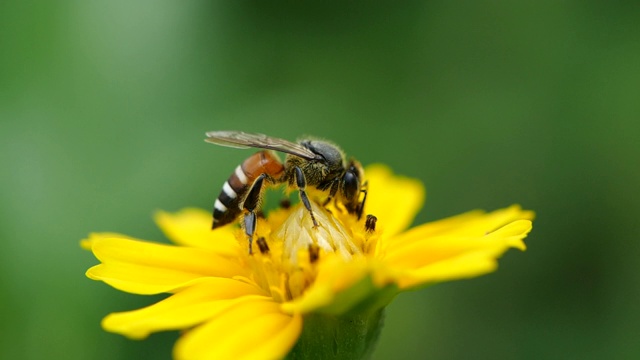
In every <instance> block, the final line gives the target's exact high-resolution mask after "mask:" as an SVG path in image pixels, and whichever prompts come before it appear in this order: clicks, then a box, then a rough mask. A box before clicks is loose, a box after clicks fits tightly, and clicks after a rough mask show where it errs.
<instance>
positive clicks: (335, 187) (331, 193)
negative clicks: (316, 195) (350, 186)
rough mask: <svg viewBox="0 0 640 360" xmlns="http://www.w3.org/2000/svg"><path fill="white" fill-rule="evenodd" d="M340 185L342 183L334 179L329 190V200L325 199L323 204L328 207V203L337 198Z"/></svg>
mask: <svg viewBox="0 0 640 360" xmlns="http://www.w3.org/2000/svg"><path fill="white" fill-rule="evenodd" d="M338 186H340V183H339V182H337V181H334V182H333V184H332V185H331V189H330V190H329V197H327V200H325V201H324V203H323V204H322V206H324V207H326V206H327V205H329V203H330V202H331V200H333V199H335V196H336V193H337V192H338ZM336 200H337V199H336ZM336 204H337V202H336Z"/></svg>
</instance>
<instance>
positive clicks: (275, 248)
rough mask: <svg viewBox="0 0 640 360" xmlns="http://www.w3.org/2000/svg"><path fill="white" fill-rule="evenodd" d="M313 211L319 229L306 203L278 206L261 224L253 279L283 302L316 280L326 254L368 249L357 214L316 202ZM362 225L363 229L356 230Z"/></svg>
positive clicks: (358, 252)
mask: <svg viewBox="0 0 640 360" xmlns="http://www.w3.org/2000/svg"><path fill="white" fill-rule="evenodd" d="M311 209H312V211H313V214H314V216H315V218H316V221H317V223H318V226H317V227H314V225H313V220H312V219H311V215H310V214H309V211H308V210H307V209H306V208H305V207H304V206H302V204H298V205H296V206H295V207H292V208H291V209H289V210H282V209H281V210H277V211H276V212H275V213H272V214H270V215H269V217H268V219H267V221H266V225H267V226H264V227H261V226H260V224H259V226H258V232H257V235H258V237H257V240H256V245H257V246H258V247H259V250H260V252H259V253H256V254H255V255H253V256H250V257H249V263H250V264H251V266H252V268H253V270H254V271H253V276H254V279H253V280H254V281H255V282H257V283H258V284H259V285H260V286H261V287H262V288H264V289H265V290H268V291H269V292H270V293H271V295H272V296H273V298H274V299H276V300H278V301H281V302H285V301H289V300H291V299H294V298H297V297H299V296H301V295H302V294H303V293H304V291H305V289H307V288H308V287H309V286H310V285H311V284H313V282H314V280H315V277H316V268H317V264H318V263H319V262H320V261H322V259H323V258H325V257H329V256H340V257H342V258H343V259H344V260H351V259H352V258H354V257H356V256H363V255H364V254H365V253H366V251H365V250H366V246H365V245H367V244H366V241H365V238H364V237H363V236H362V234H363V233H364V226H363V224H362V222H358V220H357V219H356V218H355V216H353V215H351V214H346V213H344V214H343V213H342V212H341V211H340V210H339V209H335V208H331V210H329V209H326V208H325V207H323V206H320V205H318V204H316V203H315V202H313V201H311ZM334 213H335V214H337V216H334ZM357 225H358V226H359V227H363V230H362V231H354V228H355V227H356V226H357ZM261 230H262V231H261Z"/></svg>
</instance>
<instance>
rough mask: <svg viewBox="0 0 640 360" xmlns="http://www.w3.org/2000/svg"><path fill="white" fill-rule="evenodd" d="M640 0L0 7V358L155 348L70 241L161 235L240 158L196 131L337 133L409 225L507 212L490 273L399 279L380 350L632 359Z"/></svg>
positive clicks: (638, 314)
mask: <svg viewBox="0 0 640 360" xmlns="http://www.w3.org/2000/svg"><path fill="white" fill-rule="evenodd" d="M639 19H640V7H639V6H638V2H637V1H612V2H600V1H578V0H575V1H538V2H535V3H534V2H527V4H525V3H524V2H523V3H520V2H509V1H480V2H476V1H466V2H464V1H463V2H447V1H428V2H406V1H401V2H396V3H395V4H394V5H393V6H391V5H390V4H386V5H381V4H372V3H354V2H349V3H348V4H343V3H335V4H330V5H329V4H325V5H317V4H315V5H310V4H301V3H279V2H259V1H255V2H247V1H228V2H207V1H190V2H169V1H140V2H129V1H110V2H102V3H101V4H98V3H97V2H84V1H58V2H55V3H54V2H41V3H30V2H19V1H3V2H2V3H0V149H1V153H0V159H1V164H0V166H1V171H2V176H1V177H0V189H1V193H0V194H1V204H0V222H1V226H0V241H1V242H0V289H1V291H2V292H1V297H0V332H1V334H0V335H1V336H0V358H2V359H142V358H145V359H169V358H170V354H171V348H172V345H173V342H174V340H175V338H176V337H177V334H176V333H175V332H171V333H163V334H157V335H153V336H152V337H151V338H150V339H148V340H146V341H142V342H137V341H130V340H127V339H125V338H123V337H121V336H119V335H114V334H110V333H106V332H104V331H102V330H101V328H100V326H99V322H100V320H101V318H102V317H103V316H104V315H106V314H108V313H109V312H112V311H117V310H127V309H134V308H137V307H141V306H144V305H146V304H150V303H152V302H154V301H155V300H157V299H158V297H142V296H135V295H129V294H125V293H121V292H118V291H116V290H113V289H111V288H110V287H108V286H106V285H104V284H102V283H98V282H93V281H90V280H88V279H87V278H85V276H84V272H85V270H86V269H87V268H88V267H90V266H92V265H93V264H95V263H96V260H95V259H94V258H93V256H92V255H91V254H90V253H88V252H85V251H83V250H81V249H80V248H79V246H78V241H79V240H80V239H81V238H83V237H84V236H85V235H86V234H88V233H89V232H92V231H107V230H110V231H118V232H123V233H126V234H130V235H134V236H138V237H141V238H146V239H154V240H158V241H166V240H164V239H163V237H162V234H161V233H160V232H159V230H157V229H156V228H155V226H154V224H153V222H152V220H151V215H152V213H153V211H154V210H156V209H166V210H172V211H173V210H178V209H180V208H181V207H184V206H199V207H204V208H206V209H209V208H211V206H212V204H213V201H214V199H215V197H216V195H217V194H218V191H219V190H220V185H221V184H222V182H223V181H224V180H225V179H226V178H227V176H228V175H229V174H230V171H231V170H232V169H233V168H234V166H235V165H236V164H238V163H239V162H240V161H241V160H242V159H244V158H245V157H246V156H248V154H249V153H250V152H242V151H239V150H233V149H225V148H221V147H215V146H212V145H208V144H205V143H204V142H203V138H204V136H203V135H204V132H205V131H208V130H220V129H237V130H245V131H256V132H263V133H267V134H270V135H274V136H279V137H284V138H287V139H296V138H297V137H298V136H300V135H303V134H311V135H316V136H320V137H325V138H328V139H332V140H334V141H336V142H337V143H338V144H341V145H342V146H343V147H344V149H345V150H346V151H347V152H348V154H350V155H354V156H357V157H358V158H359V159H360V160H361V161H362V162H363V163H364V164H370V163H374V162H383V163H386V164H389V165H390V166H391V167H392V168H393V169H394V170H396V171H397V172H399V173H402V174H406V175H409V176H412V177H416V178H419V179H421V180H423V181H424V182H425V184H426V185H427V189H428V200H427V204H426V206H425V208H424V209H423V211H422V212H421V213H420V214H419V216H418V218H417V219H416V222H417V223H421V222H424V221H429V220H435V219H438V218H441V217H445V216H450V215H454V214H456V213H460V212H464V211H467V210H470V209H473V208H485V209H496V208H500V207H504V206H508V205H510V204H512V203H516V202H517V203H520V204H522V205H523V206H524V207H526V208H530V209H534V210H536V211H537V214H538V218H537V219H536V222H535V225H534V231H533V233H532V234H531V235H530V237H529V240H528V244H529V249H528V250H527V252H525V253H519V252H517V251H511V252H509V253H508V254H507V255H506V256H505V257H504V258H503V259H502V260H501V262H500V269H499V271H498V272H496V273H494V274H491V275H488V276H485V277H482V278H478V279H473V280H469V281H459V282H453V283H446V284H440V285H437V286H434V287H430V288H428V289H424V290H420V291H417V292H413V293H407V294H402V295H401V296H400V297H398V298H397V299H396V300H395V301H394V302H393V303H392V305H390V306H389V308H388V314H387V315H388V316H387V322H386V327H385V329H384V331H383V334H382V338H381V341H380V343H379V346H378V349H377V352H376V354H375V359H390V358H407V359H468V358H475V359H510V358H513V359H551V358H556V359H560V358H580V359H604V358H616V359H623V358H626V359H632V358H640V341H638V338H639V337H640V308H639V307H638V304H639V302H640V272H639V271H638V269H639V266H638V263H637V262H638V260H639V259H640V257H639V256H640V242H639V241H638V240H639V239H638V235H639V233H640V231H638V225H637V224H638V217H640V199H639V196H638V194H639V191H638V184H640V136H639V135H640V122H639V120H640V119H639V115H640V98H639V92H640V26H638V24H639Z"/></svg>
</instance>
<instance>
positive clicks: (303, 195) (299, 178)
mask: <svg viewBox="0 0 640 360" xmlns="http://www.w3.org/2000/svg"><path fill="white" fill-rule="evenodd" d="M294 174H295V177H296V186H297V187H298V193H299V194H300V200H301V201H302V204H304V207H305V208H306V209H307V211H309V215H311V220H312V221H313V227H314V228H317V227H318V222H317V221H316V217H315V216H314V215H313V210H311V203H310V202H309V197H308V196H307V192H306V191H305V189H306V187H307V180H306V179H305V177H304V173H303V172H302V170H300V168H299V167H297V166H296V167H295V168H294Z"/></svg>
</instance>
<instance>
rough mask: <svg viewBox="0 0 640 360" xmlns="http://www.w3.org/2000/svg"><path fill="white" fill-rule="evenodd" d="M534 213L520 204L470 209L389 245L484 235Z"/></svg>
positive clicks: (529, 218)
mask: <svg viewBox="0 0 640 360" xmlns="http://www.w3.org/2000/svg"><path fill="white" fill-rule="evenodd" d="M533 218H534V213H533V212H532V211H529V210H522V208H520V206H518V205H512V206H510V207H508V208H504V209H500V210H496V211H492V212H490V213H486V212H484V211H481V210H475V211H470V212H467V213H464V214H461V215H457V216H453V217H450V218H446V219H442V220H438V221H434V222H430V223H427V224H424V225H420V226H417V227H415V228H413V229H411V230H409V231H407V232H405V233H404V234H401V235H399V236H397V237H396V238H394V239H389V240H388V241H387V242H388V243H389V244H392V243H393V245H389V246H395V244H396V243H401V244H404V243H411V242H413V241H421V240H422V239H425V238H428V237H433V236H482V235H485V234H488V233H490V232H492V231H494V230H496V229H498V228H500V227H502V226H504V225H506V224H508V223H510V222H513V221H516V220H520V219H524V220H531V219H533Z"/></svg>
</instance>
